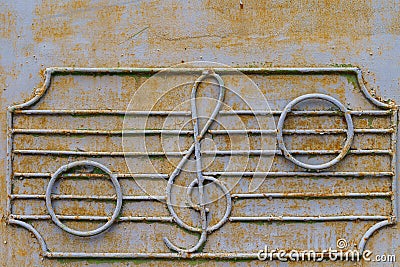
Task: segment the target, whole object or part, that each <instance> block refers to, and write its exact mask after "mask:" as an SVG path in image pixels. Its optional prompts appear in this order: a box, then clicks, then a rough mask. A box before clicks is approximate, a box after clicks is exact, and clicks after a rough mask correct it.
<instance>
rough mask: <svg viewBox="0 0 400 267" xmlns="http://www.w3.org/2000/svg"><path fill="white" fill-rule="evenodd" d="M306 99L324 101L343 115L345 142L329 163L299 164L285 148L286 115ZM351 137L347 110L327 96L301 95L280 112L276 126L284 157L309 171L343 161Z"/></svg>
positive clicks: (352, 127)
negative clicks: (344, 120) (345, 130)
mask: <svg viewBox="0 0 400 267" xmlns="http://www.w3.org/2000/svg"><path fill="white" fill-rule="evenodd" d="M307 99H322V100H326V101H328V102H330V103H332V104H334V105H335V106H336V107H338V108H339V109H340V111H341V112H343V113H344V117H345V119H346V123H347V137H346V142H345V144H344V146H343V148H342V150H341V152H340V153H339V155H338V156H337V157H335V158H334V159H332V160H331V161H329V162H326V163H323V164H307V163H304V162H301V161H299V160H297V159H295V158H294V157H293V156H292V155H291V154H290V152H289V151H288V150H287V148H286V146H285V142H284V140H283V124H284V122H285V119H286V116H287V114H288V113H289V112H291V110H292V108H293V107H294V106H295V105H297V104H298V103H300V102H302V101H304V100H307ZM353 137H354V126H353V120H352V119H351V115H350V113H349V111H348V110H347V108H346V107H345V106H344V105H343V104H342V103H340V102H339V101H338V100H336V99H335V98H333V97H331V96H328V95H324V94H306V95H302V96H300V97H298V98H296V99H294V100H292V101H291V102H290V103H289V104H288V105H287V106H286V107H285V108H284V110H283V111H282V114H281V116H280V118H279V121H278V126H277V140H278V146H279V148H280V149H281V151H282V154H283V155H284V157H285V158H287V159H288V160H290V161H291V162H293V163H294V164H296V165H298V166H300V167H303V168H305V169H311V170H319V169H325V168H329V167H331V166H332V165H335V164H336V163H338V162H339V161H340V160H341V159H343V158H344V157H345V156H346V154H347V152H348V151H349V149H350V146H351V144H352V142H353Z"/></svg>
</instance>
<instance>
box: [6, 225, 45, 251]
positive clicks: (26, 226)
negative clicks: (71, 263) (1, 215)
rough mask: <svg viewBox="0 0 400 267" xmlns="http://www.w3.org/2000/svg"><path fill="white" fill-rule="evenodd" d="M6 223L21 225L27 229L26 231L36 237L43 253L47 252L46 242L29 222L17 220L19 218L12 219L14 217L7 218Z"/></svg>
mask: <svg viewBox="0 0 400 267" xmlns="http://www.w3.org/2000/svg"><path fill="white" fill-rule="evenodd" d="M8 223H10V224H16V225H19V226H22V227H24V228H25V229H27V230H28V231H30V232H31V233H32V234H33V235H34V236H35V237H36V239H37V240H38V241H39V244H40V247H41V249H42V251H43V253H44V254H46V253H47V252H48V248H47V245H46V242H45V241H44V239H43V237H42V236H41V235H40V233H39V232H38V231H37V230H36V229H35V228H33V226H32V225H30V224H28V223H26V222H23V221H19V220H14V219H9V220H8Z"/></svg>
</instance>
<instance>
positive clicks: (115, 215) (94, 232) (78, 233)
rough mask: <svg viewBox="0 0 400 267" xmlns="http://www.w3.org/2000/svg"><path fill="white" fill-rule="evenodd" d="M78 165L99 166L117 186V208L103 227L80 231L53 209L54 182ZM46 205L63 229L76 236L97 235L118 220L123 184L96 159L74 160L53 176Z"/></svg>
mask: <svg viewBox="0 0 400 267" xmlns="http://www.w3.org/2000/svg"><path fill="white" fill-rule="evenodd" d="M77 166H93V167H97V168H99V169H101V170H102V171H104V172H105V173H106V174H108V175H109V176H110V178H111V182H112V183H113V186H114V188H115V191H116V193H117V204H116V207H115V210H114V212H113V214H112V216H111V218H110V220H108V221H107V223H105V224H104V225H102V226H101V227H99V228H97V229H94V230H91V231H78V230H74V229H72V228H70V227H68V226H66V225H65V224H63V223H62V222H61V221H60V220H59V219H58V218H57V215H56V214H55V212H54V209H53V205H52V202H51V192H52V190H53V186H54V183H55V182H56V181H57V180H58V179H59V177H60V175H61V174H62V173H63V172H65V171H67V170H69V169H71V168H74V167H77ZM46 207H47V210H48V212H49V214H50V217H51V219H52V220H53V222H54V223H55V224H56V225H57V226H58V227H60V228H61V229H63V230H64V231H66V232H68V233H70V234H73V235H76V236H93V235H97V234H100V233H102V232H104V231H105V230H107V229H108V228H110V227H111V225H112V224H113V223H114V222H115V221H116V219H117V218H118V215H119V213H120V211H121V207H122V191H121V186H120V184H119V182H118V180H117V177H116V176H115V175H113V174H112V172H111V171H110V170H109V169H108V168H107V167H105V166H104V165H102V164H100V163H97V162H94V161H89V160H83V161H75V162H72V163H70V164H67V165H64V166H61V167H60V168H59V169H58V170H57V171H56V172H55V173H54V174H53V175H52V177H51V179H50V182H49V184H48V186H47V190H46Z"/></svg>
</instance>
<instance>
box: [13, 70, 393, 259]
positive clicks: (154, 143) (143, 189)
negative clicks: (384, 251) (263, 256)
mask: <svg viewBox="0 0 400 267" xmlns="http://www.w3.org/2000/svg"><path fill="white" fill-rule="evenodd" d="M201 65H206V64H204V63H203V64H201ZM396 122H397V110H396V106H395V105H394V103H393V102H390V101H387V102H383V101H380V100H377V99H376V98H374V97H373V96H371V95H370V93H369V92H368V90H367V89H366V87H365V85H364V84H363V80H362V76H361V71H360V70H359V69H357V68H240V69H231V68H221V67H201V68H199V67H197V68H188V67H187V65H184V66H180V67H178V68H172V69H154V68H153V69H151V68H149V69H146V68H142V69H137V68H136V69H135V68H116V69H107V68H49V69H47V70H46V73H45V82H44V85H43V86H42V87H41V88H40V89H38V90H36V92H35V97H34V98H32V99H31V100H29V101H27V102H25V103H24V104H20V105H15V106H12V107H10V108H9V109H8V127H9V132H8V176H7V182H8V187H7V188H8V195H9V198H8V206H7V207H8V208H7V210H8V212H7V213H8V215H7V216H8V222H9V223H10V224H15V225H19V226H22V227H24V228H26V229H28V230H29V231H31V232H32V233H33V234H34V235H35V237H36V238H37V239H38V242H39V243H40V246H41V249H42V252H41V253H42V255H43V256H45V257H49V258H60V257H61V258H63V257H66V258H93V257H94V258H152V259H155V258H160V259H165V258H167V259H171V258H173V259H177V258H196V259H197V258H201V259H257V257H258V251H259V250H260V248H262V247H263V246H264V245H268V246H270V247H274V248H280V249H284V250H286V251H290V250H293V249H297V250H305V249H313V250H315V251H318V252H321V251H323V250H324V249H326V248H328V247H331V248H336V247H338V246H339V245H338V244H337V243H336V242H337V240H344V241H345V242H348V244H347V245H346V247H342V248H346V249H356V250H357V251H360V253H362V251H363V250H364V249H365V245H366V243H367V241H368V239H369V237H370V236H371V235H372V234H373V233H374V232H375V231H377V230H379V229H380V228H382V227H384V226H387V225H393V224H395V223H396V220H397V217H396V212H397V203H396V190H395V188H396V179H395V175H396V159H395V155H396V136H397V127H396ZM207 140H208V142H210V143H209V144H207V142H205V141H207ZM205 147H206V148H205ZM210 158H211V159H210ZM199 164H200V165H199ZM194 191H196V192H194ZM305 232H307V233H309V234H308V235H307V236H304V235H303V233H305ZM283 237H284V238H283ZM301 237H304V239H303V238H301ZM340 246H342V244H340Z"/></svg>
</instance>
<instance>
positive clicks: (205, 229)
mask: <svg viewBox="0 0 400 267" xmlns="http://www.w3.org/2000/svg"><path fill="white" fill-rule="evenodd" d="M207 77H212V78H214V79H215V80H217V82H218V85H219V95H218V99H217V100H218V101H217V104H216V106H215V108H214V111H213V112H212V114H211V116H210V117H209V118H208V121H207V122H206V124H205V125H204V128H203V129H202V130H201V131H200V129H199V117H198V115H197V105H196V95H197V89H198V86H199V84H200V83H201V82H202V81H203V80H204V79H206V78H207ZM224 97H225V87H224V82H223V80H222V78H221V77H220V76H219V75H218V74H216V73H214V72H212V71H205V72H203V73H202V75H201V76H200V77H199V78H198V79H197V80H196V81H195V83H194V85H193V87H192V93H191V99H190V103H191V114H192V123H193V138H194V142H193V144H192V145H191V146H190V148H189V149H188V150H187V152H186V154H185V155H184V157H183V158H182V159H181V161H180V162H179V163H178V165H177V166H176V168H175V170H174V171H173V172H172V174H171V176H170V177H169V179H168V184H167V188H166V192H167V207H168V209H169V211H170V213H171V215H172V217H173V219H174V221H175V222H176V223H177V224H178V225H179V226H181V227H182V228H185V229H186V230H188V231H191V232H197V233H201V236H200V239H199V241H198V242H197V244H196V245H194V246H193V247H191V248H189V249H183V248H179V247H177V246H176V245H174V244H172V242H171V241H170V240H169V239H168V238H166V237H164V242H165V244H166V245H167V247H168V248H170V249H171V250H174V251H177V252H180V253H191V252H195V251H197V250H198V249H199V248H200V247H201V246H202V245H203V244H204V243H205V242H206V241H207V235H208V234H210V233H211V232H213V231H215V230H217V229H218V228H220V227H221V226H222V225H223V224H224V223H225V222H226V221H227V220H228V216H229V214H230V212H231V209H232V200H231V197H230V194H229V191H228V189H227V188H226V187H225V186H224V185H223V184H222V183H221V182H220V181H218V180H217V179H216V178H214V177H211V176H204V175H203V171H202V167H203V166H202V158H201V140H202V139H203V138H204V135H205V134H206V132H207V131H208V129H209V128H210V126H211V125H212V123H213V122H214V120H215V118H216V116H217V115H218V113H219V111H220V109H221V105H222V103H223V101H224ZM193 152H194V156H195V163H196V179H195V180H194V181H193V182H192V183H191V184H190V185H189V186H188V188H187V192H186V193H187V200H188V202H189V205H190V207H191V208H193V209H195V210H196V211H198V212H199V213H200V219H201V228H197V227H193V226H190V225H188V224H187V223H185V222H184V221H183V220H182V219H180V218H179V216H178V215H177V214H176V212H175V210H174V207H173V204H172V196H171V190H172V186H173V184H174V180H175V178H176V177H177V176H178V175H179V174H180V172H181V170H182V168H183V166H184V165H185V163H186V162H187V161H188V159H189V158H190V156H191V155H192V154H193ZM206 180H207V181H209V182H212V183H215V185H217V186H218V187H219V188H220V189H221V190H222V191H223V193H224V197H225V198H226V211H225V214H224V216H223V217H222V219H221V220H220V221H219V222H218V223H217V224H215V225H213V226H209V225H208V220H207V213H208V209H207V208H206V203H205V192H204V187H203V186H204V181H206ZM196 185H197V187H198V190H199V204H198V205H195V204H194V203H193V202H192V201H191V194H192V191H193V188H194V187H195V186H196Z"/></svg>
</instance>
